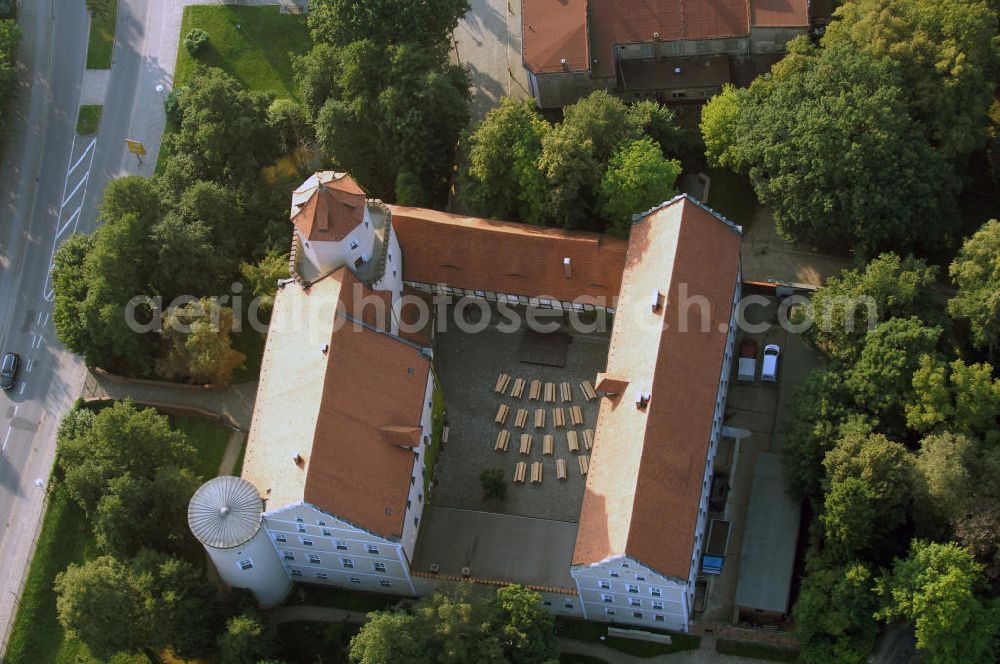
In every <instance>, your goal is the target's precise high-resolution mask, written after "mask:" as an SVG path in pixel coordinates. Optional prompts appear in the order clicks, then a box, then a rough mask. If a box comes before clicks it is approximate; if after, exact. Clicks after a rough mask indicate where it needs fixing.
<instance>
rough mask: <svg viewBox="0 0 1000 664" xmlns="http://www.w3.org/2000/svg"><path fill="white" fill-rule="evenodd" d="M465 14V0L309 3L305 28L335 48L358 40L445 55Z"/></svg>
mask: <svg viewBox="0 0 1000 664" xmlns="http://www.w3.org/2000/svg"><path fill="white" fill-rule="evenodd" d="M467 11H469V3H468V0H426V1H425V2H409V0H373V1H370V2H353V1H352V0H313V1H312V2H311V3H310V5H309V28H310V29H311V30H312V35H313V39H314V40H315V41H317V42H327V43H330V44H334V45H336V46H345V45H347V44H349V43H351V42H353V41H357V40H360V39H369V40H371V41H374V42H379V43H383V44H402V43H405V42H411V43H415V44H419V45H421V46H423V47H425V48H430V49H434V50H437V51H439V52H440V53H441V54H443V55H446V54H447V53H448V51H449V50H450V48H451V33H452V32H453V31H454V30H455V28H456V27H457V26H458V20H459V19H460V18H462V16H464V15H465V12H467Z"/></svg>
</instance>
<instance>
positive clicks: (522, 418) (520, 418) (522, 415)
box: [514, 408, 528, 429]
mask: <svg viewBox="0 0 1000 664" xmlns="http://www.w3.org/2000/svg"><path fill="white" fill-rule="evenodd" d="M527 423H528V409H527V408H518V409H517V417H515V418H514V426H516V427H517V428H518V429H523V428H524V425H525V424H527Z"/></svg>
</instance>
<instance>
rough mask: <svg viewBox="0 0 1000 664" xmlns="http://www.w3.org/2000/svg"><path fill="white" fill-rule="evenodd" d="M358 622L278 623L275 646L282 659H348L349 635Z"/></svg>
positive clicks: (316, 663) (330, 663)
mask: <svg viewBox="0 0 1000 664" xmlns="http://www.w3.org/2000/svg"><path fill="white" fill-rule="evenodd" d="M359 629H360V628H359V627H358V626H357V625H350V624H347V623H323V622H312V621H302V622H287V623H281V624H280V625H278V649H279V652H280V653H281V659H282V661H286V662H295V663H299V664H341V662H347V649H348V647H349V646H350V643H351V637H352V636H354V635H355V634H357V633H358V630H359Z"/></svg>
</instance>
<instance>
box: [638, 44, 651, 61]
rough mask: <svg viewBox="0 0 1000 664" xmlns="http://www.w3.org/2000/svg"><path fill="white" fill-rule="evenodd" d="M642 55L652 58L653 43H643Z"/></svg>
mask: <svg viewBox="0 0 1000 664" xmlns="http://www.w3.org/2000/svg"><path fill="white" fill-rule="evenodd" d="M641 46H642V57H644V58H651V57H653V45H652V44H642V45H641Z"/></svg>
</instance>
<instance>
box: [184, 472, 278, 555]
mask: <svg viewBox="0 0 1000 664" xmlns="http://www.w3.org/2000/svg"><path fill="white" fill-rule="evenodd" d="M263 504H264V503H263V501H262V500H261V498H260V493H259V492H258V491H257V488H256V487H255V486H254V485H253V484H251V483H250V482H247V481H246V480H245V479H243V478H242V477H232V476H230V475H222V476H220V477H216V478H214V479H211V480H209V481H207V482H205V483H204V484H202V485H201V487H200V488H199V489H198V490H197V491H195V494H194V495H193V496H192V497H191V502H190V503H188V525H189V526H190V528H191V532H192V533H194V536H195V537H197V538H198V540H199V541H200V542H201V543H202V544H204V545H206V546H211V547H215V548H216V549H228V548H230V547H234V546H239V545H240V544H243V543H244V542H246V541H247V540H249V539H250V538H251V537H253V536H254V535H256V534H257V531H258V530H259V529H260V522H261V519H262V508H263Z"/></svg>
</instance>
